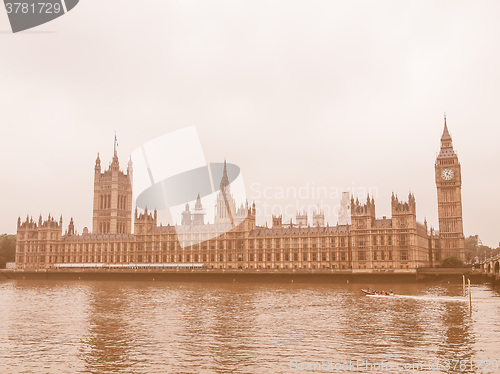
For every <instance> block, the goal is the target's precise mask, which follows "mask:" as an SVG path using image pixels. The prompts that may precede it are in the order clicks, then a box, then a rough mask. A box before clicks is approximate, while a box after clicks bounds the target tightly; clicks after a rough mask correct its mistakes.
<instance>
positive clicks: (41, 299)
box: [0, 281, 500, 373]
mask: <svg viewBox="0 0 500 374" xmlns="http://www.w3.org/2000/svg"><path fill="white" fill-rule="evenodd" d="M393 286H394V285H372V287H378V288H387V289H388V288H392V287H393ZM397 288H398V289H397V292H398V294H404V295H407V296H404V297H394V298H369V297H365V296H363V295H362V294H361V292H360V286H359V285H353V284H351V285H346V284H329V285H325V284H322V285H307V284H306V285H304V284H302V285H301V284H289V285H283V284H268V285H263V284H256V285H250V284H238V283H236V284H217V283H208V284H199V283H160V282H152V283H147V282H143V283H139V282H109V281H108V282H60V281H57V282H56V281H6V282H0V305H1V307H0V373H47V372H51V373H52V372H67V373H73V372H91V373H104V372H133V373H167V372H168V373H171V372H175V373H198V372H206V373H212V372H214V373H229V372H238V373H288V372H307V371H308V370H306V369H308V368H316V372H321V371H323V372H339V371H342V370H340V368H341V367H340V366H334V365H335V364H337V365H340V364H343V363H344V364H346V363H347V362H349V360H351V362H354V361H356V360H360V361H359V362H360V365H361V361H363V362H365V363H367V362H368V363H370V364H374V365H376V364H377V363H381V362H382V361H384V362H386V364H385V365H387V363H391V365H397V364H398V363H399V364H400V365H404V364H407V363H410V364H411V363H413V364H415V363H423V364H425V365H427V366H423V369H425V370H422V372H423V371H425V372H431V371H434V372H450V371H446V367H444V366H441V367H440V368H439V369H438V370H436V369H435V367H430V368H429V367H428V363H429V361H430V362H431V363H435V362H438V363H439V364H441V365H445V364H446V360H453V359H456V360H467V361H463V362H468V364H467V367H466V368H462V370H460V369H459V367H457V368H456V369H455V370H452V372H495V371H496V372H498V373H500V369H497V370H493V369H494V368H493V366H490V367H489V368H487V369H486V370H484V369H483V370H478V368H477V366H476V363H475V362H473V364H472V365H473V367H472V369H471V367H470V365H471V364H470V360H499V359H500V294H499V293H498V292H495V291H494V290H492V289H491V287H490V286H488V285H478V286H474V287H473V290H472V294H473V312H472V316H471V315H470V313H469V304H468V302H466V301H464V300H462V299H461V298H460V297H459V296H460V295H461V292H462V290H461V285H448V284H444V285H443V284H432V285H430V284H410V285H401V286H398V287H397ZM325 361H326V362H325ZM321 362H323V364H322V365H323V366H319V364H320V363H321ZM314 364H316V365H317V366H315V367H314V366H308V365H314ZM451 364H453V362H451ZM482 365H483V366H484V363H483V364H482ZM392 367H393V368H395V366H392ZM335 368H336V369H335ZM358 368H359V367H358ZM388 368H390V367H388V366H385V367H384V366H382V367H380V366H372V367H371V368H370V367H369V366H368V367H367V366H364V367H361V369H360V371H361V372H362V371H364V372H394V371H396V370H388ZM402 368H404V366H400V367H399V369H402ZM299 369H301V370H299ZM302 369H303V370H302ZM343 369H344V370H345V371H352V369H353V366H351V367H350V368H349V367H348V366H344V367H343ZM403 372H415V371H414V370H410V369H409V367H407V370H403Z"/></svg>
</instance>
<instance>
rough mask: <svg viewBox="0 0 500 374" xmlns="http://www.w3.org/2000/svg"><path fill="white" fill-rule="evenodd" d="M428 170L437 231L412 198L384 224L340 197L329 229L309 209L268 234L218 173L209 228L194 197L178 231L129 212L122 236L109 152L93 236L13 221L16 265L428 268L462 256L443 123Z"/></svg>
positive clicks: (121, 208) (126, 191)
mask: <svg viewBox="0 0 500 374" xmlns="http://www.w3.org/2000/svg"><path fill="white" fill-rule="evenodd" d="M435 171H436V186H437V191H438V205H439V209H438V211H439V226H440V230H441V233H439V232H438V231H436V230H434V229H433V228H432V227H428V225H427V222H424V223H420V222H417V219H416V202H415V197H414V196H413V194H409V195H408V200H407V201H401V200H400V199H399V198H398V197H397V196H395V195H393V196H392V198H391V209H392V216H391V217H390V218H388V217H383V218H381V219H380V218H376V215H375V201H374V199H373V197H370V196H367V198H366V201H364V202H363V201H359V200H358V199H356V200H354V198H353V197H351V198H350V201H349V199H346V198H347V196H343V198H342V204H341V210H340V213H341V214H340V216H339V221H340V222H339V223H337V224H336V225H333V226H330V225H329V224H328V223H327V224H326V225H325V221H324V215H323V212H321V211H320V210H319V209H318V211H316V212H315V214H314V216H313V222H312V225H309V223H308V217H307V214H306V213H299V214H297V216H296V220H295V223H293V222H290V223H289V224H285V223H283V221H282V217H281V216H278V217H273V219H272V227H270V228H269V227H267V225H266V226H265V227H264V226H257V225H256V222H255V204H252V206H249V204H248V203H246V205H244V206H243V205H240V206H239V208H237V205H236V202H235V201H234V199H233V198H232V196H231V191H230V185H229V181H228V178H227V171H226V168H224V173H223V177H222V180H221V190H220V192H219V195H218V197H217V202H216V215H215V217H214V221H213V222H214V223H205V211H204V209H203V204H202V199H201V198H200V197H198V199H197V201H196V203H195V206H194V207H193V210H192V211H191V209H190V207H189V205H186V208H185V211H184V212H183V213H182V217H179V218H181V225H178V226H171V225H167V226H163V225H161V224H160V225H158V217H157V212H156V210H155V211H153V212H151V211H148V210H147V209H145V210H144V212H138V210H137V209H136V211H135V214H134V234H132V233H131V222H132V208H131V207H132V189H131V186H132V173H133V168H132V164H131V162H129V164H128V167H127V172H126V173H124V172H122V171H120V169H119V162H118V157H117V154H116V146H115V152H114V157H113V161H112V163H111V164H110V167H109V169H108V170H106V171H104V172H103V173H101V166H100V159H99V157H98V158H97V160H96V165H95V178H94V181H95V182H94V216H93V231H92V232H89V230H88V229H86V228H85V229H84V230H83V233H82V234H80V235H77V234H76V233H75V229H74V223H73V219H71V221H70V224H69V226H68V230H67V231H66V232H65V233H63V232H62V230H63V229H62V217H61V219H60V220H59V222H58V221H56V220H55V219H54V218H53V217H50V216H49V218H48V220H45V221H43V220H42V218H41V217H40V218H39V220H38V223H36V222H34V221H33V220H32V219H30V218H28V217H27V218H26V220H25V221H24V222H21V219H19V220H18V232H17V258H16V260H17V261H16V262H17V268H19V269H45V268H51V267H53V265H54V264H55V263H75V264H79V263H106V264H130V263H133V264H141V263H148V264H155V263H169V264H182V263H203V264H204V266H206V267H207V268H209V269H231V268H232V269H338V270H342V269H356V270H377V271H380V270H383V271H387V270H389V271H395V270H405V271H406V270H407V269H414V268H417V267H423V266H432V265H433V264H437V263H439V262H440V260H442V259H443V258H444V257H448V256H450V255H456V256H458V257H460V258H462V259H463V258H464V245H463V243H464V242H463V232H462V208H461V207H462V205H461V192H460V190H461V174H460V164H459V162H458V158H457V156H456V154H455V152H454V151H453V147H452V143H451V136H450V135H449V132H448V128H447V126H446V119H445V126H444V131H443V136H442V138H441V152H440V153H439V156H438V157H437V159H436V164H435ZM223 193H225V196H224V195H223ZM347 208H348V211H346V210H347ZM349 212H350V214H348V213H349ZM349 221H350V222H349ZM234 222H236V223H237V224H236V225H234V226H235V227H234V228H233V224H234Z"/></svg>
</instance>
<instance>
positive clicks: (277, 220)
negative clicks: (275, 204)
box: [273, 215, 283, 228]
mask: <svg viewBox="0 0 500 374" xmlns="http://www.w3.org/2000/svg"><path fill="white" fill-rule="evenodd" d="M282 226H283V217H282V216H281V215H279V216H275V215H273V228H279V227H282Z"/></svg>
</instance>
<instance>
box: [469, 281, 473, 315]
mask: <svg viewBox="0 0 500 374" xmlns="http://www.w3.org/2000/svg"><path fill="white" fill-rule="evenodd" d="M468 281H469V309H470V314H472V294H471V292H470V278H469V279H468Z"/></svg>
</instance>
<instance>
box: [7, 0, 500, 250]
mask: <svg viewBox="0 0 500 374" xmlns="http://www.w3.org/2000/svg"><path fill="white" fill-rule="evenodd" d="M499 14H500V3H499V2H498V1H481V2H472V1H435V0H433V1H411V2H410V1H400V0H398V1H332V0H329V1H290V0H286V1H269V0H267V1H256V0H252V1H235V0H230V1H229V0H228V1H186V0H182V1H168V0H161V1H160V0H145V1H141V2H137V1H131V0H106V1H102V0H81V1H80V4H79V5H78V6H77V7H76V8H75V9H73V10H72V11H71V12H70V13H68V14H67V15H65V16H63V17H61V18H59V19H57V20H55V21H53V22H51V23H48V24H46V25H42V26H40V27H38V28H36V29H33V30H31V31H28V32H24V33H19V34H12V33H10V31H9V30H10V26H9V24H8V19H7V15H6V12H5V11H4V10H3V9H0V47H1V55H0V56H1V58H0V110H1V119H0V121H1V122H0V123H1V126H2V127H1V128H2V132H1V137H0V157H1V160H2V161H1V169H0V173H1V176H2V182H1V184H0V192H1V195H0V196H2V197H1V210H2V213H1V215H0V232H8V233H14V232H15V231H16V222H17V217H18V215H21V216H22V217H25V216H26V215H27V214H29V215H33V217H34V218H35V217H36V218H37V217H38V216H39V214H40V213H42V214H43V216H44V217H46V216H47V215H48V213H51V214H54V215H56V216H57V217H59V215H60V214H62V215H63V216H64V221H65V225H67V223H68V221H69V218H70V217H71V216H73V217H74V219H75V224H76V227H77V229H78V230H79V231H81V230H82V228H83V227H84V226H89V227H90V226H91V217H92V194H93V171H94V169H93V168H94V162H95V158H96V155H97V152H100V153H101V160H102V162H103V165H105V166H107V165H108V163H109V161H110V160H111V157H112V152H113V137H114V131H115V130H116V131H117V133H118V139H119V145H120V147H119V156H120V161H121V165H122V167H126V160H127V159H128V156H129V154H130V152H131V151H132V150H133V149H135V148H136V147H138V146H139V145H141V144H143V143H144V142H146V141H148V140H150V139H152V138H154V137H156V136H159V135H161V134H164V133H166V132H169V131H171V130H175V129H179V128H181V127H185V126H188V125H196V127H197V129H198V133H199V135H200V139H201V143H202V145H203V147H204V151H205V157H206V159H207V161H209V162H220V161H222V160H223V159H224V157H227V159H228V161H230V162H233V163H235V164H237V165H239V166H240V167H241V168H242V171H243V175H244V179H245V184H246V187H247V192H248V194H249V199H250V200H252V199H255V200H256V203H257V207H258V208H259V207H260V212H261V213H260V214H259V217H258V222H259V223H261V224H263V223H264V222H265V220H266V219H267V220H268V221H269V222H270V214H271V213H270V211H271V210H270V209H271V208H274V209H275V211H277V210H278V208H280V207H281V208H282V209H283V210H285V209H286V210H285V213H287V214H285V219H286V220H289V218H290V216H291V215H292V214H290V213H291V212H292V210H291V209H292V208H294V207H296V206H301V205H303V204H305V206H307V207H309V208H310V207H312V206H314V205H317V204H322V205H323V207H324V208H325V210H326V211H327V213H328V211H329V210H331V209H330V208H329V207H332V206H334V205H336V204H337V203H338V201H337V200H336V199H335V198H334V197H333V196H327V197H326V198H325V196H320V198H315V197H313V196H312V195H313V193H317V192H319V191H320V190H321V189H323V190H324V189H325V188H327V189H328V191H329V193H331V192H334V191H335V189H338V190H339V191H341V190H344V189H354V191H355V192H356V193H357V192H359V191H361V192H364V191H365V190H367V189H369V188H370V189H371V190H372V191H374V192H375V202H376V211H377V216H379V217H381V216H383V215H387V216H390V215H391V212H390V197H391V193H392V192H393V191H394V192H395V193H397V194H398V196H399V197H400V198H403V199H405V200H406V199H407V195H408V192H409V191H411V192H413V193H414V194H415V198H416V202H417V215H418V220H419V221H423V220H424V218H427V221H428V222H429V224H431V225H433V226H435V227H437V222H438V220H437V196H436V188H435V181H434V161H435V158H436V152H437V151H439V146H440V142H439V140H440V137H441V134H442V130H443V113H444V112H446V113H447V118H448V127H449V129H450V132H451V135H452V137H453V142H454V147H455V150H456V151H457V153H458V156H459V160H460V162H461V165H462V176H463V186H462V198H463V214H464V230H465V234H466V235H471V234H479V236H480V238H481V239H482V240H483V242H484V243H485V244H487V245H491V246H497V245H498V242H499V240H500V233H499V224H500V218H499V214H498V212H499V211H500V198H499V194H500V175H499V172H498V165H497V162H498V160H499V159H500V150H499V147H498V142H499V140H500V127H499V125H498V120H497V117H498V115H497V106H498V104H499V103H500V69H499V66H500V50H499V46H500V22H498V15H499ZM166 162H176V160H166ZM293 188H295V189H296V190H297V191H299V190H300V189H301V188H302V190H301V191H302V193H303V194H304V193H306V195H303V197H305V198H304V199H300V201H299V202H297V201H296V200H297V199H295V195H294V194H293V193H292V192H293ZM283 190H286V191H285V192H286V193H284V194H283V193H282V192H280V191H283ZM304 191H307V192H304ZM264 193H266V196H267V198H265V197H264V196H263V195H264ZM263 207H265V208H263ZM327 219H328V221H329V222H330V224H335V223H336V217H335V216H334V214H333V213H332V214H327Z"/></svg>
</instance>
